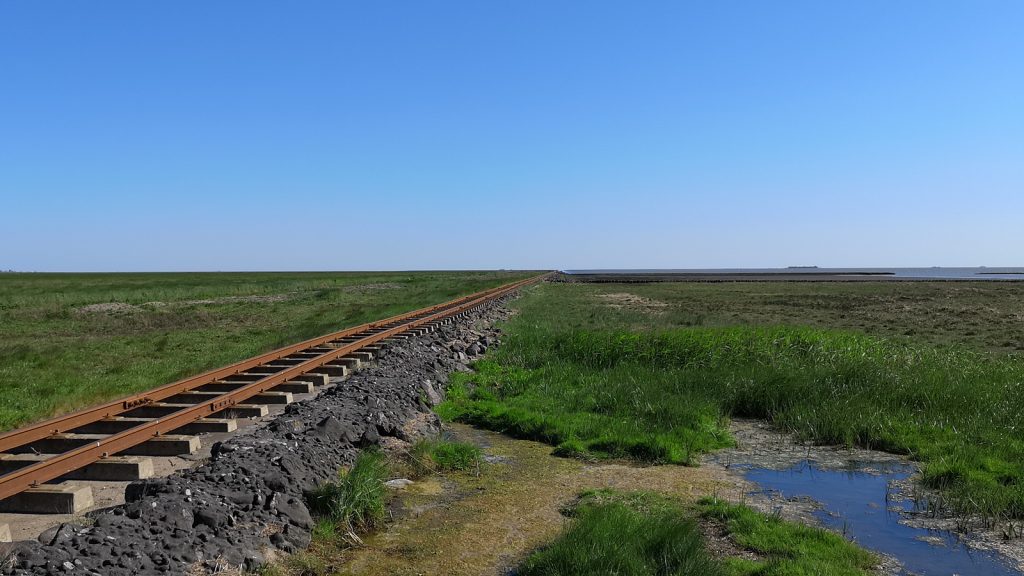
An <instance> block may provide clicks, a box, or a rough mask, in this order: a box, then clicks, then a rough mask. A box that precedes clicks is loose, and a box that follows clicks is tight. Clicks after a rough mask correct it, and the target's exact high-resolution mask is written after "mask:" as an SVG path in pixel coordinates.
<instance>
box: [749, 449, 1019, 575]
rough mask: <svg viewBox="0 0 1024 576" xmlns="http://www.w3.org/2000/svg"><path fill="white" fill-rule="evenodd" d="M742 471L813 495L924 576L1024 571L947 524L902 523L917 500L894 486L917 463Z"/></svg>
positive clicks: (907, 569)
mask: <svg viewBox="0 0 1024 576" xmlns="http://www.w3.org/2000/svg"><path fill="white" fill-rule="evenodd" d="M737 467H738V468H741V469H743V470H744V472H743V475H744V477H745V478H747V479H748V480H750V481H751V482H754V483H756V484H757V485H758V486H760V487H761V488H762V489H763V490H764V491H766V492H769V493H771V492H777V493H781V495H782V496H783V497H784V498H799V497H809V498H811V499H813V500H815V501H816V502H818V503H819V504H821V509H819V510H817V511H816V512H815V513H814V514H815V516H817V517H818V518H819V519H820V520H821V521H822V522H823V523H824V524H825V525H827V526H829V527H830V528H833V529H835V530H837V531H839V532H841V533H843V534H844V535H846V537H847V538H850V539H851V540H853V541H855V542H857V543H858V544H860V545H861V546H864V547H865V548H868V549H870V550H874V551H877V552H881V553H883V554H886V555H889V556H891V557H894V558H896V559H898V560H899V561H900V562H901V563H902V564H903V572H902V574H906V575H919V576H952V575H960V576H969V575H985V576H1020V575H1021V574H1024V572H1021V571H1019V570H1017V569H1015V568H1013V567H1011V566H1010V565H1009V564H1008V563H1007V562H1006V561H1004V559H1003V558H1002V557H1001V556H1000V555H999V554H997V553H995V552H988V551H981V550H977V549H973V548H969V547H967V546H965V545H964V544H963V543H962V542H961V541H960V540H959V539H957V537H956V536H955V535H954V534H952V533H950V532H946V531H942V530H928V529H923V528H915V527H912V526H907V525H904V524H900V522H899V518H900V512H901V511H911V510H913V506H914V504H913V502H911V501H908V500H898V499H894V498H892V497H891V490H890V486H892V483H893V482H895V481H900V480H905V479H907V478H909V477H910V476H911V474H913V472H914V470H913V468H912V467H910V466H908V465H905V464H900V463H893V462H855V463H852V464H851V466H850V467H849V468H848V469H845V470H834V469H823V468H822V467H820V466H819V465H818V464H817V463H816V462H815V461H813V460H802V461H800V462H799V463H798V464H796V465H795V466H793V467H790V468H788V469H784V470H773V469H769V468H757V467H753V466H749V467H748V466H744V465H739V466H737Z"/></svg>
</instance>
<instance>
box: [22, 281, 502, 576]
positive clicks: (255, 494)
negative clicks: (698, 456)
mask: <svg viewBox="0 0 1024 576" xmlns="http://www.w3.org/2000/svg"><path fill="white" fill-rule="evenodd" d="M506 315H507V310H506V309H505V308H504V307H503V306H502V305H501V302H500V301H495V302H491V303H489V304H486V305H484V306H482V307H480V308H477V309H475V310H473V311H470V312H469V313H468V314H467V316H466V317H464V318H462V319H460V320H458V321H456V322H454V323H453V324H451V325H448V326H442V327H440V328H439V329H438V330H437V331H435V332H433V333H430V334H426V335H423V336H419V337H411V338H409V339H407V340H405V341H401V342H396V343H392V344H389V345H388V346H387V347H386V348H385V349H384V350H383V351H382V353H381V356H380V357H379V358H378V359H377V361H376V362H374V363H373V364H371V365H369V366H368V367H366V368H364V369H363V370H360V371H357V372H356V373H354V374H353V375H351V376H349V377H348V378H346V379H344V380H343V381H341V382H339V383H338V384H337V385H336V386H333V387H330V388H327V389H325V390H323V391H322V392H321V393H320V394H319V395H317V396H316V397H314V398H311V399H309V400H306V401H302V402H297V403H295V404H290V405H289V406H288V407H287V408H286V410H285V411H284V412H283V413H281V414H280V415H278V416H277V417H276V418H274V419H273V420H270V421H269V422H268V423H267V424H266V425H262V426H258V427H254V428H253V429H252V430H251V431H246V432H245V433H241V434H238V435H237V436H234V437H231V438H230V439H229V440H227V441H224V442H222V443H219V444H215V445H214V446H213V448H212V456H211V458H210V460H209V461H207V462H205V463H203V464H202V465H200V466H198V467H196V468H191V469H188V470H182V471H180V472H178V473H176V474H174V475H173V476H169V477H166V478H158V479H150V480H145V481H139V482H135V483H132V484H131V485H129V486H128V488H127V490H126V494H125V500H126V503H125V504H123V505H121V506H116V507H114V508H108V509H104V510H99V511H96V512H93V513H90V514H89V517H88V519H87V521H86V522H85V523H84V525H81V524H80V525H72V524H62V525H60V526H57V527H54V528H52V529H50V530H47V531H46V532H44V533H43V534H41V535H40V536H39V539H38V542H31V541H30V542H20V543H16V544H15V545H14V547H13V548H12V549H11V553H10V555H9V559H8V560H9V561H8V562H7V563H6V565H5V566H3V571H2V573H3V574H18V575H28V574H97V575H103V576H119V575H125V576H127V575H136V574H186V573H188V574H202V573H204V572H205V573H214V572H217V571H222V570H225V569H229V568H242V569H247V570H252V569H255V568H257V567H259V566H260V565H262V564H263V563H265V562H266V561H268V560H270V559H272V558H273V557H274V556H275V555H278V554H280V553H291V552H295V551H298V550H301V549H303V548H305V547H306V546H307V545H308V544H309V542H310V538H311V531H312V528H313V524H314V521H313V518H312V516H311V515H310V512H309V510H308V509H307V507H306V500H305V496H304V494H305V493H306V492H308V491H309V490H311V489H313V488H315V487H316V486H317V485H319V484H321V483H323V482H324V481H327V480H330V479H333V478H335V477H336V476H337V473H338V470H339V469H340V468H341V467H343V466H346V465H349V464H351V463H352V461H353V460H354V459H355V456H356V454H357V453H358V452H359V450H360V449H362V448H365V447H368V446H374V445H378V444H380V443H381V441H382V440H385V439H388V438H397V439H399V440H405V441H409V440H413V439H415V437H417V436H420V435H429V434H433V433H436V432H437V431H438V430H439V426H440V423H439V422H438V420H437V417H436V416H435V415H434V414H433V413H432V412H431V407H432V405H433V404H435V403H436V402H438V401H439V400H440V398H441V395H442V394H443V390H444V387H445V384H446V383H447V381H448V375H449V374H451V373H452V372H454V371H459V370H462V371H465V370H468V368H467V363H468V362H469V361H470V360H472V359H473V358H474V357H476V356H478V355H480V354H483V353H485V352H486V351H487V349H488V348H489V347H492V346H494V345H496V344H497V342H498V333H497V330H496V329H494V328H493V327H492V326H493V324H494V322H495V321H496V320H499V319H501V318H504V317H505V316H506Z"/></svg>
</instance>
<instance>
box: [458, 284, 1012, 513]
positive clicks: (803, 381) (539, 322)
mask: <svg viewBox="0 0 1024 576" xmlns="http://www.w3.org/2000/svg"><path fill="white" fill-rule="evenodd" d="M562 289H563V288H562V287H560V286H552V285H547V286H543V287H540V288H537V289H533V290H530V291H529V296H528V297H526V298H524V299H523V300H521V301H520V302H519V303H518V304H517V306H518V307H519V308H520V313H519V314H518V315H517V316H515V317H514V318H513V319H512V320H511V321H510V322H508V324H507V326H506V332H507V335H506V338H505V341H504V343H503V345H502V347H501V348H500V349H499V350H498V351H497V352H496V353H494V354H491V355H490V356H489V357H488V359H487V360H485V361H482V362H479V363H478V364H477V366H476V368H477V373H476V374H471V375H462V376H459V377H457V378H455V379H454V380H453V383H452V387H451V389H450V391H449V394H448V399H447V401H446V402H445V403H444V404H442V405H441V407H440V408H439V413H440V414H441V415H442V417H445V418H449V419H455V420H459V421H463V422H467V423H472V424H475V425H480V426H485V427H488V428H491V429H494V430H498V431H502V432H506V433H509V434H512V435H515V436H518V437H524V438H530V439H535V440H540V441H544V442H547V443H550V444H553V445H555V446H556V451H557V452H558V453H560V454H563V455H567V456H580V457H585V458H619V457H627V458H633V459H637V460H643V461H651V462H670V463H681V464H688V463H692V462H693V460H694V456H695V455H696V454H698V453H700V452H703V451H707V450H712V449H715V448H718V447H721V446H725V445H728V444H729V442H730V439H729V436H728V433H727V430H726V420H725V419H726V418H728V417H730V416H743V417H754V418H763V419H766V420H768V421H770V422H772V423H774V424H775V425H777V426H778V427H780V428H782V429H784V430H788V431H792V432H794V433H796V434H798V435H799V436H801V437H803V438H805V439H809V440H812V441H815V442H819V443H823V444H843V445H851V446H852V445H856V446H862V447H867V448H875V449H881V450H886V451H890V452H894V453H899V454H905V455H908V456H910V457H911V458H914V459H917V460H919V461H921V462H922V464H923V481H924V483H925V485H926V486H928V487H930V488H935V489H938V490H940V491H941V492H940V493H941V499H940V500H937V501H935V502H936V503H938V504H940V505H941V507H942V508H943V511H945V512H949V511H952V512H954V513H956V514H961V515H965V516H966V515H972V516H977V515H980V516H981V517H983V518H985V519H986V520H987V521H989V522H1000V521H1003V520H1005V519H1020V518H1024V440H1022V439H1021V438H1020V437H1019V431H1020V430H1021V429H1022V426H1024V395H1022V394H1021V386H1022V382H1024V362H1022V361H1021V359H1020V358H1017V357H1014V356H1006V355H996V354H989V353H983V352H975V351H971V350H967V349H963V348H958V347H950V346H944V347H938V348H936V347H932V346H928V345H920V344H915V343H912V342H908V341H906V340H904V339H888V338H880V337H874V336H869V335H865V334H860V333H854V332H844V331H830V330H822V329H817V328H806V327H758V326H733V327H684V328H678V327H677V328H673V327H671V326H666V327H661V328H658V329H651V330H636V329H623V328H621V326H623V325H625V326H629V327H633V326H635V325H636V323H637V322H638V318H637V316H636V315H637V314H640V312H636V311H629V310H613V311H609V310H606V309H603V308H600V306H599V304H596V303H594V302H592V301H590V300H588V299H586V298H580V297H579V294H578V289H577V288H576V287H570V288H569V289H568V290H569V292H570V293H572V292H576V294H575V295H574V299H567V298H566V297H565V294H563V293H560V290H562ZM666 315H671V312H668V313H666ZM663 322H670V321H669V320H665V319H664V318H661V319H658V320H653V321H652V323H655V324H657V323H663Z"/></svg>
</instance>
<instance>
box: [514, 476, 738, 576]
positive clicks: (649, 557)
mask: <svg viewBox="0 0 1024 576" xmlns="http://www.w3.org/2000/svg"><path fill="white" fill-rule="evenodd" d="M571 513H572V515H573V518H572V520H571V521H570V524H569V527H568V528H567V529H566V530H565V532H564V533H563V534H562V535H561V536H560V537H559V538H558V539H557V540H555V541H554V542H552V543H551V544H550V545H549V546H547V547H545V548H544V549H542V550H539V551H537V552H535V553H533V554H532V555H531V556H530V557H529V558H527V559H526V561H525V562H524V563H523V565H522V566H521V567H520V569H519V571H518V572H517V573H518V574H521V575H522V576H572V575H576V574H578V575H581V576H583V575H591V574H615V575H617V576H647V575H651V576H654V575H658V576H684V575H685V576H691V575H697V574H700V575H706V576H717V575H721V574H725V572H724V571H723V570H722V567H721V566H720V564H719V562H717V561H716V560H714V559H713V558H711V556H710V555H709V554H708V553H707V551H706V550H705V548H704V542H703V538H702V536H701V533H700V529H699V528H698V526H697V523H696V522H695V521H694V520H693V519H692V518H688V517H687V516H686V515H685V514H684V513H683V511H682V509H681V508H679V507H678V505H676V504H675V503H674V502H672V501H670V500H667V499H665V498H663V497H660V496H657V495H655V494H651V493H624V494H619V493H614V492H609V491H600V492H592V493H589V494H586V495H584V496H583V498H582V499H581V500H580V503H579V504H578V505H577V506H576V507H575V508H574V509H573V510H572V511H571Z"/></svg>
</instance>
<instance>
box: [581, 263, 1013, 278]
mask: <svg viewBox="0 0 1024 576" xmlns="http://www.w3.org/2000/svg"><path fill="white" fill-rule="evenodd" d="M563 272H565V273H566V274H689V275H710V276H728V275H730V274H737V275H752V274H770V275H776V274H779V275H781V274H800V275H807V274H821V275H832V276H834V275H839V276H853V277H856V276H881V277H888V278H915V279H920V280H926V279H932V280H1024V268H986V267H984V266H979V267H977V268H939V267H936V268H818V267H814V266H795V267H792V268H662V269H658V268H647V269H641V268H636V269H595V270H564V271H563Z"/></svg>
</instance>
